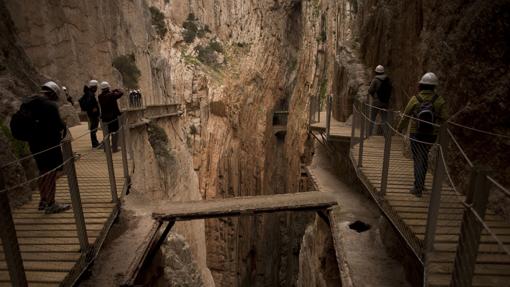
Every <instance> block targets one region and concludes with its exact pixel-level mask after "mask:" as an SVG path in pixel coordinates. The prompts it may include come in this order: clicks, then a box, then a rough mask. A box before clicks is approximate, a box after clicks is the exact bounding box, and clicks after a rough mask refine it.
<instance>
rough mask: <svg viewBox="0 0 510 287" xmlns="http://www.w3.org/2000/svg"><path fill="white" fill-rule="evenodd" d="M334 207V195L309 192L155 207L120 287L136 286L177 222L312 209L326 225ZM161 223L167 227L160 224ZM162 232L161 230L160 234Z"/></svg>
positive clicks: (179, 203)
mask: <svg viewBox="0 0 510 287" xmlns="http://www.w3.org/2000/svg"><path fill="white" fill-rule="evenodd" d="M335 205H337V201H336V200H335V196H334V195H333V193H330V192H319V191H310V192H299V193H288V194H273V195H258V196H241V197H232V198H222V199H212V200H198V201H188V202H175V203H172V204H171V205H168V206H165V207H159V208H156V210H155V212H154V213H153V215H152V217H153V218H154V219H155V220H156V222H155V223H154V226H153V228H152V230H151V232H150V233H149V235H148V236H147V237H146V239H145V240H144V242H143V243H142V244H141V246H140V248H139V252H138V254H137V256H136V257H135V259H134V260H133V262H132V263H131V266H130V268H129V270H128V271H127V272H126V276H125V280H124V282H123V284H122V286H136V280H137V277H138V275H139V273H140V271H141V270H142V269H143V266H144V265H145V264H146V263H147V261H148V258H151V257H152V256H154V252H155V251H156V250H158V249H159V246H160V245H161V243H162V242H163V240H164V239H165V238H166V236H167V235H168V233H169V232H170V229H171V228H172V227H173V225H174V223H175V222H176V221H186V220H193V219H205V218H216V217H229V216H249V215H256V214H262V213H274V212H284V211H313V210H315V211H317V212H318V213H319V216H321V217H322V218H324V219H325V220H327V221H328V222H329V217H328V209H329V208H331V207H333V206H335ZM164 222H166V225H164V224H163V223H164ZM163 227H164V228H163ZM162 229H164V230H163V231H161V230H162Z"/></svg>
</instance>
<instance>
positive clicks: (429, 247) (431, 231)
mask: <svg viewBox="0 0 510 287" xmlns="http://www.w3.org/2000/svg"><path fill="white" fill-rule="evenodd" d="M439 147H440V148H438V149H437V156H436V158H437V160H436V166H435V169H434V178H433V180H432V190H431V192H430V202H429V210H428V214H427V226H426V227H425V244H424V246H425V250H424V254H423V256H424V259H425V260H424V262H425V275H426V273H427V270H428V263H429V258H430V255H431V254H432V252H433V251H434V241H435V236H436V227H437V219H438V216H439V208H440V205H441V191H442V188H443V181H444V176H445V164H446V163H443V157H444V158H445V159H446V154H445V153H446V150H447V148H448V133H447V125H446V124H443V125H442V126H441V129H440V131H439ZM442 153H443V154H442ZM425 281H426V280H424V282H425Z"/></svg>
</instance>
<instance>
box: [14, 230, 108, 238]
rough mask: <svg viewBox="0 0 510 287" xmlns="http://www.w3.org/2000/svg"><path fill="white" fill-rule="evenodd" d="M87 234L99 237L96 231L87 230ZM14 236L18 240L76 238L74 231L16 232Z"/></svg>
mask: <svg viewBox="0 0 510 287" xmlns="http://www.w3.org/2000/svg"><path fill="white" fill-rule="evenodd" d="M87 234H88V235H89V236H90V237H97V236H99V231H97V230H92V231H91V230H87ZM16 235H17V236H18V238H30V237H51V236H53V237H57V238H65V237H76V231H74V230H72V231H55V230H53V231H34V230H30V231H17V232H16Z"/></svg>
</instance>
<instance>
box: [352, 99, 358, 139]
mask: <svg viewBox="0 0 510 287" xmlns="http://www.w3.org/2000/svg"><path fill="white" fill-rule="evenodd" d="M356 111H357V109H356V104H352V120H351V125H352V129H351V142H353V141H354V136H355V135H356Z"/></svg>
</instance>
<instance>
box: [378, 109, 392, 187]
mask: <svg viewBox="0 0 510 287" xmlns="http://www.w3.org/2000/svg"><path fill="white" fill-rule="evenodd" d="M386 112H387V113H388V114H389V112H390V111H386ZM391 124H392V122H391V119H389V118H388V119H387V121H386V123H384V130H383V132H384V158H383V167H382V175H381V195H382V196H384V195H386V188H387V187H388V174H389V168H390V156H391V141H392V135H393V132H392V129H391V128H390V126H391Z"/></svg>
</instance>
